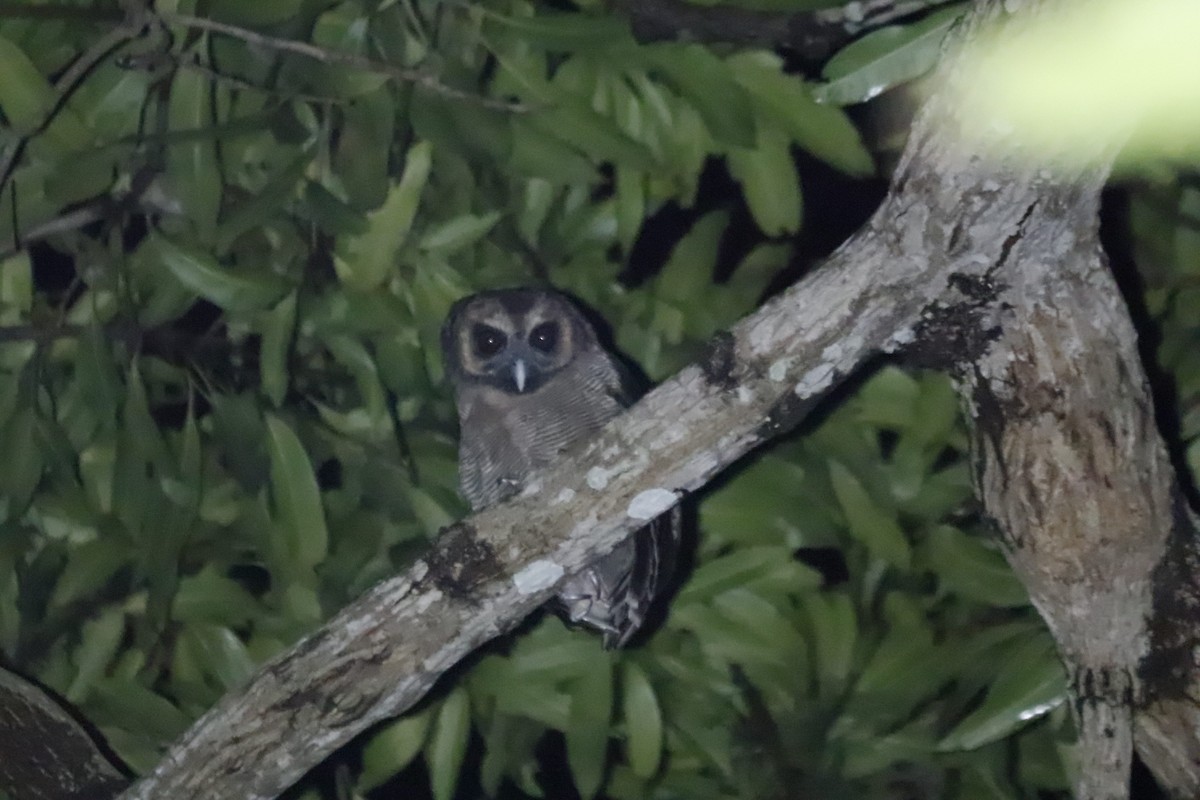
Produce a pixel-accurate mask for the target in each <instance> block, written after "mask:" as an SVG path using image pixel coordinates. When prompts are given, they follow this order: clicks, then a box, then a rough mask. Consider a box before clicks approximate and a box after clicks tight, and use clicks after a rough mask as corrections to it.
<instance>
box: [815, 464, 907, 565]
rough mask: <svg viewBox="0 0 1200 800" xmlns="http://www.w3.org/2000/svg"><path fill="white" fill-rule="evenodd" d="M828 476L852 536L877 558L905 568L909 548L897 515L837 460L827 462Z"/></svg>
mask: <svg viewBox="0 0 1200 800" xmlns="http://www.w3.org/2000/svg"><path fill="white" fill-rule="evenodd" d="M829 477H830V479H831V480H832V482H833V492H834V495H835V496H836V497H837V499H838V504H839V505H841V507H842V512H843V513H844V514H845V515H846V524H847V526H848V527H849V529H850V533H851V535H852V536H854V538H855V539H858V540H859V541H860V542H862V543H863V544H864V545H866V546H867V549H868V550H869V551H871V554H872V555H874V556H876V557H877V558H881V559H883V560H884V561H886V562H888V563H889V564H891V565H893V566H895V567H898V568H900V569H908V566H909V564H910V563H911V561H912V549H911V547H910V546H909V543H908V537H906V536H905V535H904V531H902V530H901V529H900V525H899V523H897V522H896V518H895V517H894V516H893V515H891V514H889V513H888V512H887V511H885V510H884V509H882V508H880V507H879V506H878V505H877V504H876V503H875V501H874V500H873V499H871V496H870V495H869V494H867V490H866V489H864V488H863V485H862V484H861V483H859V482H858V479H857V478H855V477H854V475H852V474H851V473H850V470H848V469H846V468H845V467H843V466H842V465H841V464H839V463H838V462H836V461H831V462H829Z"/></svg>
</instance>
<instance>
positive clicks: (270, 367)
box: [258, 292, 296, 408]
mask: <svg viewBox="0 0 1200 800" xmlns="http://www.w3.org/2000/svg"><path fill="white" fill-rule="evenodd" d="M295 329H296V293H295V292H289V293H288V294H287V295H285V296H284V298H283V299H282V300H280V301H279V302H278V303H276V304H275V307H274V308H272V309H271V310H270V311H268V312H267V313H266V314H265V316H264V319H263V321H262V345H261V346H260V347H259V356H258V358H259V364H258V374H259V378H260V380H261V381H262V390H263V394H265V395H266V396H267V399H268V400H270V401H271V404H272V405H273V406H275V407H276V408H279V407H280V406H282V405H283V399H284V397H285V396H286V395H287V389H288V353H289V352H290V350H291V344H292V336H293V335H294V333H295Z"/></svg>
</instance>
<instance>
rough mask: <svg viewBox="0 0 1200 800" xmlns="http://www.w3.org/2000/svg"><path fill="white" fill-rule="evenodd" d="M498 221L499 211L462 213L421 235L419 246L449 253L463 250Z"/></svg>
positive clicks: (443, 253)
mask: <svg viewBox="0 0 1200 800" xmlns="http://www.w3.org/2000/svg"><path fill="white" fill-rule="evenodd" d="M499 221H500V212H499V211H489V212H488V213H486V214H463V215H461V216H458V217H455V218H453V219H451V220H447V221H446V222H443V223H442V224H441V225H438V226H437V227H435V228H434V229H433V230H431V231H429V232H428V233H426V234H425V235H424V236H422V237H421V243H420V245H419V246H420V248H421V249H422V250H426V251H437V252H439V253H440V254H441V255H450V254H451V253H456V252H458V251H459V250H463V249H465V248H467V247H470V246H471V245H473V244H475V243H476V242H477V241H479V240H480V239H482V238H483V237H484V236H486V235H487V233H488V231H490V230H491V229H492V228H494V227H496V223H497V222H499Z"/></svg>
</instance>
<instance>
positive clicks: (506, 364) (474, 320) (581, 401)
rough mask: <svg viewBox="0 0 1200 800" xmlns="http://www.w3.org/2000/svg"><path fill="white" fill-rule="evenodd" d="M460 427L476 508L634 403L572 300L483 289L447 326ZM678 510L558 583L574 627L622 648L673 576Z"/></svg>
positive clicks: (505, 493)
mask: <svg viewBox="0 0 1200 800" xmlns="http://www.w3.org/2000/svg"><path fill="white" fill-rule="evenodd" d="M442 351H443V355H444V357H445V363H446V371H447V374H448V375H449V376H450V379H451V380H452V381H453V383H454V389H455V395H456V401H457V406H458V417H459V427H460V439H459V460H458V471H459V484H460V486H461V488H462V493H463V496H464V497H465V498H466V499H467V500H468V502H470V504H471V506H472V508H474V509H476V510H479V509H482V508H485V507H487V506H490V505H492V504H494V503H497V502H500V501H501V500H504V499H505V498H507V497H509V496H511V495H513V494H515V493H517V492H519V491H520V490H521V489H522V488H524V487H525V486H526V485H527V483H528V481H529V479H530V477H531V476H532V475H533V474H534V473H537V472H540V471H543V470H546V469H548V468H550V467H551V466H552V465H553V464H554V463H555V461H557V460H558V459H560V458H562V457H563V455H564V454H565V453H567V452H568V451H570V450H572V449H574V448H575V447H577V446H581V445H582V444H583V443H585V442H586V441H588V440H590V439H591V438H592V437H593V436H595V435H596V434H597V433H598V432H599V431H600V429H601V428H603V427H604V425H605V424H606V423H608V421H609V420H611V419H612V418H613V417H616V416H617V415H618V414H620V413H621V411H622V410H623V409H624V408H625V407H626V406H627V405H628V400H629V396H628V395H627V394H626V393H625V386H624V382H623V380H622V371H621V369H620V368H619V366H618V362H617V361H616V360H615V359H614V358H613V357H612V356H611V355H610V354H609V353H607V352H606V351H605V350H604V349H603V347H601V346H600V343H599V342H598V341H597V337H596V332H595V330H594V329H593V328H592V326H591V324H590V323H589V322H588V320H587V319H586V318H585V316H584V315H583V314H582V313H581V312H580V310H579V309H578V308H577V307H576V306H575V305H574V304H573V303H572V301H571V300H570V299H569V298H567V297H566V296H565V295H562V294H560V293H558V292H555V291H552V290H543V289H501V290H494V291H488V292H480V293H479V294H476V295H472V296H471V297H467V298H463V299H462V300H460V301H458V302H457V303H455V305H454V306H453V307H452V308H451V310H450V313H449V315H448V317H447V320H446V324H445V325H444V326H443V328H442ZM679 537H680V515H679V513H678V508H675V509H672V510H671V511H669V512H667V513H665V514H663V515H662V516H660V517H658V518H657V519H655V520H653V521H652V522H650V524H649V525H647V526H646V527H645V528H643V529H642V530H639V531H637V532H636V533H634V534H633V535H632V536H630V537H629V538H628V539H626V540H624V541H622V542H620V543H619V544H617V545H616V546H615V547H614V548H613V549H612V551H611V552H609V553H607V554H605V555H602V556H599V557H598V558H596V559H595V560H593V561H591V562H590V563H588V564H587V565H586V566H584V567H583V568H582V569H581V570H580V571H579V572H577V573H575V574H573V575H569V576H567V577H566V578H565V579H564V580H563V581H562V582H561V583H560V584H559V586H558V594H557V596H556V598H555V604H556V606H557V607H558V609H559V610H560V611H561V613H563V615H565V616H566V617H567V618H568V619H570V620H571V621H573V622H578V623H583V624H585V625H588V626H590V627H592V628H595V629H597V630H599V631H600V632H601V633H602V634H603V637H604V644H605V646H606V647H620V646H622V645H624V644H626V643H627V642H628V641H629V639H630V637H632V636H633V635H634V634H635V633H636V632H637V631H638V630H639V629H640V628H641V626H642V624H643V623H644V622H645V621H646V617H647V614H648V613H649V610H650V607H651V604H652V603H653V602H654V600H655V598H656V597H658V596H659V595H660V594H661V593H662V591H661V590H662V589H663V588H664V587H665V586H666V585H667V584H668V582H669V581H670V578H671V576H672V574H673V572H674V565H675V553H676V550H677V548H678V544H679Z"/></svg>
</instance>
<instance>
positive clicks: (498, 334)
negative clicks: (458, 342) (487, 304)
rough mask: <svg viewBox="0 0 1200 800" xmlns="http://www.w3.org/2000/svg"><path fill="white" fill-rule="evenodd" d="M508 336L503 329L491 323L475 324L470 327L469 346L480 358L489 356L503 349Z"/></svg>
mask: <svg viewBox="0 0 1200 800" xmlns="http://www.w3.org/2000/svg"><path fill="white" fill-rule="evenodd" d="M506 344H508V337H507V336H506V335H505V334H504V331H502V330H498V329H496V328H493V327H492V326H491V325H476V326H475V327H473V328H471V347H472V348H473V349H474V350H475V355H477V356H479V357H480V358H491V357H492V356H494V355H496V353H499V352H500V351H501V350H503V349H504V345H506Z"/></svg>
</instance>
